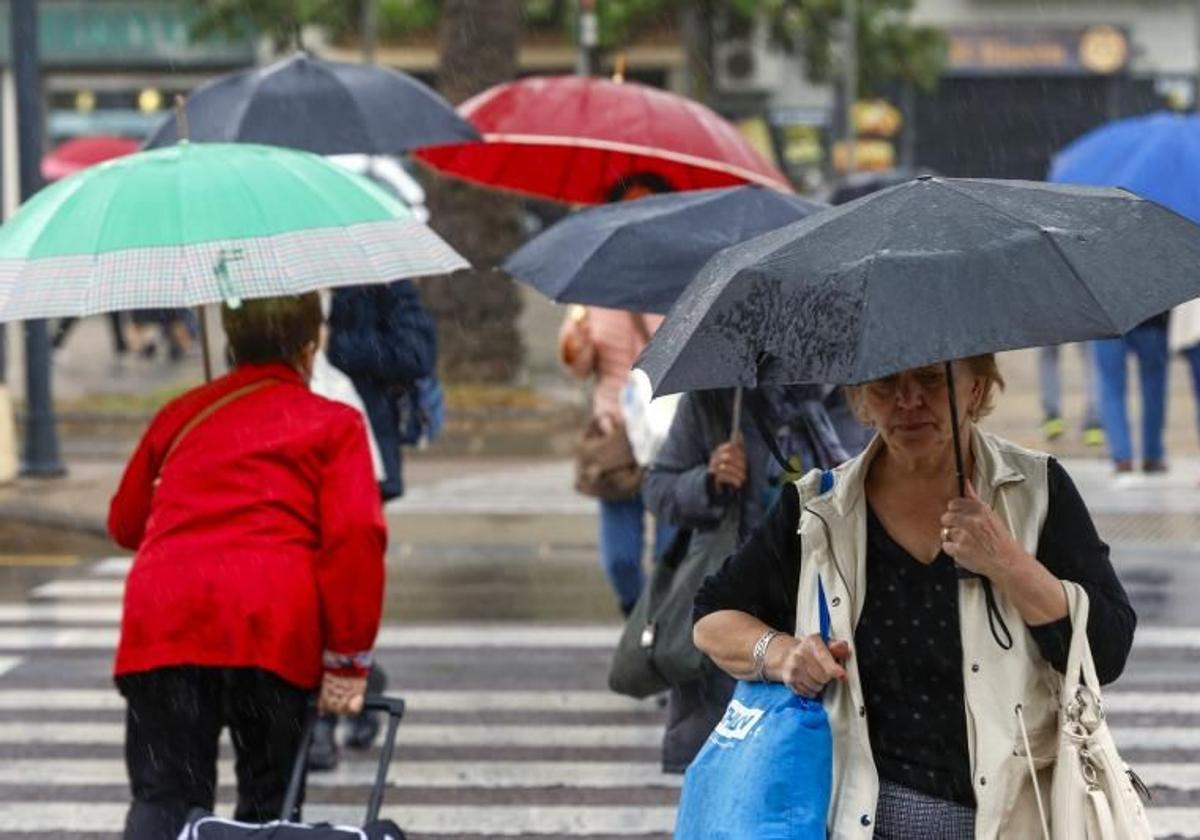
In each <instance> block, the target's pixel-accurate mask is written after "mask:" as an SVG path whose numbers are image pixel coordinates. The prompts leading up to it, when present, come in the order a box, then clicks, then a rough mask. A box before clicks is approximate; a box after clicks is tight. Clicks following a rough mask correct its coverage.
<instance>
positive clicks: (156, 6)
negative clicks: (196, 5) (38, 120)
mask: <svg viewBox="0 0 1200 840" xmlns="http://www.w3.org/2000/svg"><path fill="white" fill-rule="evenodd" d="M192 14H193V12H191V11H189V8H188V6H187V4H185V3H183V2H180V0H61V1H60V2H54V3H46V2H43V3H39V4H38V30H39V31H38V40H39V42H40V44H39V46H40V48H41V60H42V63H43V64H45V65H48V66H57V67H81V66H82V67H118V68H129V67H132V66H139V67H147V66H161V65H164V64H167V65H179V66H190V67H197V66H204V65H213V66H233V65H238V64H251V63H253V61H254V41H253V39H252V38H249V37H247V38H242V39H233V40H231V39H225V38H221V37H211V38H205V39H204V40H199V41H197V40H193V39H192V38H191V37H190V31H189V24H190V19H191V15H192ZM8 21H9V14H8V2H7V1H6V0H0V62H2V63H5V64H7V63H8V61H9V53H10V43H9V40H10V39H9V31H8Z"/></svg>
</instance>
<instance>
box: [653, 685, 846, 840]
mask: <svg viewBox="0 0 1200 840" xmlns="http://www.w3.org/2000/svg"><path fill="white" fill-rule="evenodd" d="M832 776H833V743H832V739H831V736H830V732H829V720H828V719H827V718H826V716H825V708H824V707H823V706H822V705H821V701H820V700H809V699H807V698H805V697H800V696H798V695H796V694H794V693H792V690H791V689H789V688H788V687H787V686H785V685H780V684H779V683H749V682H739V683H738V685H737V689H736V690H735V691H734V694H733V699H732V700H730V701H729V707H728V708H727V709H726V710H725V717H724V718H722V720H721V722H720V723H718V724H717V727H716V729H714V730H713V732H712V734H711V735H709V736H708V741H707V742H706V743H705V744H704V746H703V747H701V749H700V753H699V755H697V756H696V758H695V760H694V761H693V762H692V764H691V766H690V767H689V768H688V771H687V775H686V776H685V777H684V780H683V795H682V797H681V799H680V802H679V816H678V818H677V821H676V825H675V840H825V816H826V812H827V811H828V810H829V796H830V789H831V786H832Z"/></svg>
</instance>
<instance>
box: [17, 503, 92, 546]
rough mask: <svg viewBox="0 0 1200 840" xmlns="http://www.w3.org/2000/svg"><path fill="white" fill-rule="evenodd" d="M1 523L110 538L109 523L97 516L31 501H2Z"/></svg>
mask: <svg viewBox="0 0 1200 840" xmlns="http://www.w3.org/2000/svg"><path fill="white" fill-rule="evenodd" d="M0 524H17V525H28V526H32V527H35V528H50V529H53V530H55V531H66V532H68V533H71V534H83V535H85V536H89V537H99V538H101V539H105V540H107V539H108V523H107V522H105V521H103V520H102V519H99V518H97V517H92V516H86V515H79V514H72V513H65V512H63V511H59V510H54V509H52V508H46V507H42V506H40V505H35V504H30V503H29V502H3V503H0Z"/></svg>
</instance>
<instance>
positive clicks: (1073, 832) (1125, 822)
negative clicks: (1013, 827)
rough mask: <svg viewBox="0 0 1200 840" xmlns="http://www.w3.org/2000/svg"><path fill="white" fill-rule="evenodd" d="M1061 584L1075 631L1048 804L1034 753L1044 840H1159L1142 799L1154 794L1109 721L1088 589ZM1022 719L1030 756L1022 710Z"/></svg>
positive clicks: (1072, 639) (1036, 789) (1032, 772)
mask: <svg viewBox="0 0 1200 840" xmlns="http://www.w3.org/2000/svg"><path fill="white" fill-rule="evenodd" d="M1063 589H1064V590H1065V592H1066V595H1067V604H1068V606H1069V609H1070V615H1071V627H1072V628H1073V630H1072V633H1071V649H1070V652H1069V654H1068V656H1067V670H1066V673H1065V674H1064V675H1063V680H1062V691H1061V693H1060V695H1059V703H1060V707H1059V718H1058V720H1059V731H1058V754H1057V759H1056V761H1055V765H1054V780H1053V782H1052V783H1051V789H1050V798H1049V802H1048V803H1047V802H1046V800H1045V799H1043V796H1042V790H1041V788H1040V787H1039V786H1038V777H1037V773H1036V772H1035V770H1034V766H1033V759H1032V757H1030V759H1029V771H1030V774H1031V775H1032V776H1033V786H1034V792H1035V794H1036V795H1037V801H1038V811H1039V816H1040V817H1041V823H1042V832H1043V834H1044V835H1045V840H1153V838H1154V832H1153V831H1152V830H1151V829H1150V821H1149V819H1148V818H1147V816H1146V808H1145V805H1144V804H1143V802H1142V796H1143V795H1144V794H1145V795H1147V796H1148V793H1147V791H1146V788H1145V786H1144V785H1143V784H1142V782H1141V780H1140V779H1139V778H1138V777H1137V775H1136V774H1135V773H1134V772H1133V771H1132V770H1130V769H1129V766H1128V765H1127V764H1125V762H1124V761H1122V760H1121V756H1120V755H1119V754H1118V753H1117V745H1116V743H1115V742H1114V741H1113V737H1112V733H1110V732H1109V729H1108V722H1107V721H1106V720H1105V719H1104V705H1103V702H1102V701H1101V698H1100V680H1099V679H1098V678H1097V676H1096V666H1095V663H1094V662H1093V661H1092V649H1091V647H1090V646H1089V645H1088V640H1087V620H1088V596H1087V591H1086V590H1084V589H1083V587H1081V586H1080V585H1079V584H1077V583H1071V582H1070V581H1063ZM1017 718H1018V721H1019V723H1020V726H1021V736H1022V737H1023V738H1024V739H1025V754H1026V756H1030V749H1029V735H1028V733H1027V732H1026V730H1025V719H1024V716H1023V715H1022V714H1021V710H1020V708H1018V709H1017ZM1047 805H1048V806H1049V811H1048V812H1047Z"/></svg>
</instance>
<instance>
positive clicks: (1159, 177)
mask: <svg viewBox="0 0 1200 840" xmlns="http://www.w3.org/2000/svg"><path fill="white" fill-rule="evenodd" d="M1050 180H1051V181H1057V182H1059V183H1064V184H1091V185H1093V186H1097V187H1124V188H1125V189H1127V190H1129V191H1131V192H1135V193H1137V194H1138V195H1140V196H1142V197H1143V198H1149V199H1151V200H1152V201H1157V202H1158V203H1159V204H1161V205H1163V206H1164V207H1170V208H1171V209H1172V210H1174V211H1175V212H1176V213H1180V214H1182V215H1184V216H1187V217H1188V218H1189V219H1193V220H1196V221H1200V115H1198V114H1174V113H1169V112H1161V113H1157V114H1149V115H1147V116H1143V117H1131V118H1129V119H1124V120H1115V121H1114V122H1110V123H1107V124H1105V125H1102V126H1100V127H1099V128H1097V129H1095V130H1093V131H1089V132H1088V133H1087V134H1085V135H1083V136H1082V137H1080V138H1079V139H1078V140H1076V141H1075V142H1073V143H1072V144H1071V145H1069V146H1067V147H1066V148H1065V149H1063V150H1062V151H1061V152H1059V153H1058V154H1057V155H1056V156H1055V157H1054V161H1053V164H1052V165H1051V167H1050Z"/></svg>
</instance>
